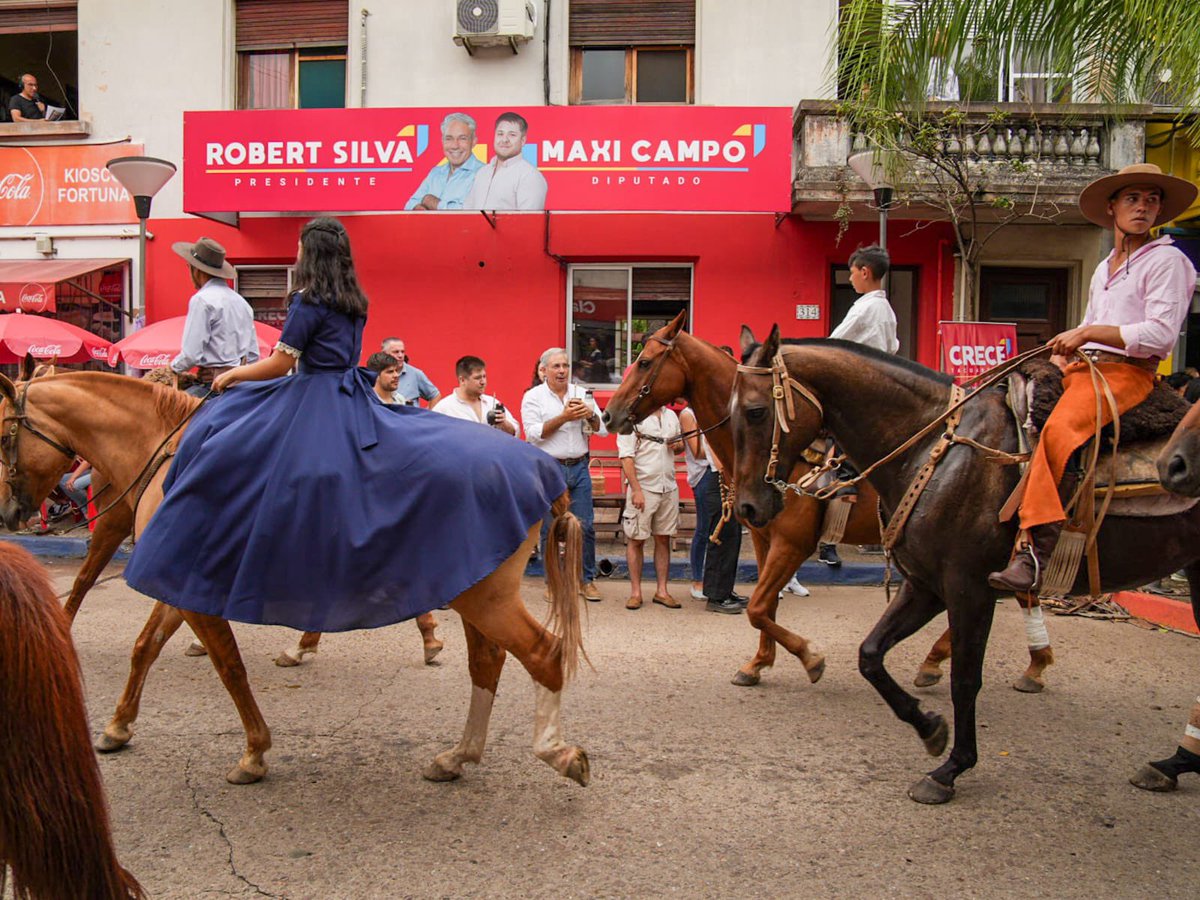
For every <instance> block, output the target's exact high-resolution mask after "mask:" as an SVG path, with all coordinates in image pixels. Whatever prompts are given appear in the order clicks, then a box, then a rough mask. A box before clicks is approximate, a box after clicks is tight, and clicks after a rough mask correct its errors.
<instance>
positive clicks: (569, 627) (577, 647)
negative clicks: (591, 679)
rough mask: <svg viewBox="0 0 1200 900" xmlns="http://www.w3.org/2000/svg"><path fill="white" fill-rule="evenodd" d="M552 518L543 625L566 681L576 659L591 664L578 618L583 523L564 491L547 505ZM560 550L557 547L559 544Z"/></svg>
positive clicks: (547, 554) (576, 664) (569, 677)
mask: <svg viewBox="0 0 1200 900" xmlns="http://www.w3.org/2000/svg"><path fill="white" fill-rule="evenodd" d="M550 512H551V514H552V515H553V516H554V520H553V521H552V522H551V523H550V530H549V531H548V533H547V535H546V587H547V588H548V589H549V592H550V615H549V616H548V617H547V620H546V627H547V628H549V629H550V630H551V631H552V632H554V634H556V635H557V636H558V638H559V641H560V652H561V658H562V667H563V680H564V681H569V680H570V679H571V677H572V676H573V675H574V674H575V672H576V670H577V669H578V668H579V658H580V656H582V657H583V659H584V660H585V661H587V662H588V663H589V665H590V661H589V660H588V657H587V651H586V650H585V649H584V648H583V623H582V621H581V618H580V613H579V606H580V600H579V598H580V591H581V588H582V584H581V582H580V573H581V571H582V569H583V525H582V523H581V522H580V521H579V519H578V518H576V516H575V515H574V513H572V512H571V510H570V499H569V497H568V496H567V494H565V493H564V494H563V495H562V496H561V497H559V498H558V499H557V500H555V501H554V504H553V506H551V508H550ZM560 543H561V544H562V545H563V551H562V552H561V553H560V552H559V550H558V545H559V544H560Z"/></svg>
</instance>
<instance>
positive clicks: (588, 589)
mask: <svg viewBox="0 0 1200 900" xmlns="http://www.w3.org/2000/svg"><path fill="white" fill-rule="evenodd" d="M579 593H580V594H582V595H583V599H584V600H590V601H591V602H592V603H599V602H600V600H601V599H602V598H601V597H600V591H599V590H597V588H596V582H594V581H589V582H588V583H587V584H585V585H584V586H583V590H582V591H580V592H579Z"/></svg>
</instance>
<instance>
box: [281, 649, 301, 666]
mask: <svg viewBox="0 0 1200 900" xmlns="http://www.w3.org/2000/svg"><path fill="white" fill-rule="evenodd" d="M300 662H301V661H300V660H298V659H296V657H294V656H292V655H291V654H290V653H288V652H287V651H286V650H284V651H283V652H282V653H280V654H279V655H278V656H277V657H275V665H277V666H279V667H280V668H281V669H290V668H292V666H298V665H300Z"/></svg>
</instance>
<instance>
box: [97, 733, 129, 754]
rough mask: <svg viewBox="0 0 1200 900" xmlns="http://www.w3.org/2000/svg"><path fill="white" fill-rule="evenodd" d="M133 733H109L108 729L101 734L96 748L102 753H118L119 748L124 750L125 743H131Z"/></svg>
mask: <svg viewBox="0 0 1200 900" xmlns="http://www.w3.org/2000/svg"><path fill="white" fill-rule="evenodd" d="M131 737H133V735H132V734H131V733H129V732H126V734H125V736H124V737H119V736H117V735H112V734H109V733H108V732H107V731H106V732H104V734H102V735H100V739H99V740H97V741H96V745H95V746H96V750H98V751H99V752H100V753H116V752H117V751H118V750H124V749H125V745H126V744H128V743H129V739H130V738H131Z"/></svg>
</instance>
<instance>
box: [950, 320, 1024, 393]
mask: <svg viewBox="0 0 1200 900" xmlns="http://www.w3.org/2000/svg"><path fill="white" fill-rule="evenodd" d="M938 333H939V334H940V336H941V341H942V355H941V356H942V371H944V372H947V373H949V374H950V375H953V376H954V377H955V378H956V379H958V380H959V381H963V380H965V379H967V378H971V377H974V376H975V375H979V374H980V373H982V372H986V371H987V370H988V369H991V368H993V367H995V366H998V365H1000V363H1002V362H1004V361H1005V360H1007V359H1010V358H1012V357H1013V356H1015V355H1016V352H1017V326H1015V325H1010V324H1003V323H998V322H939V323H938Z"/></svg>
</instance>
